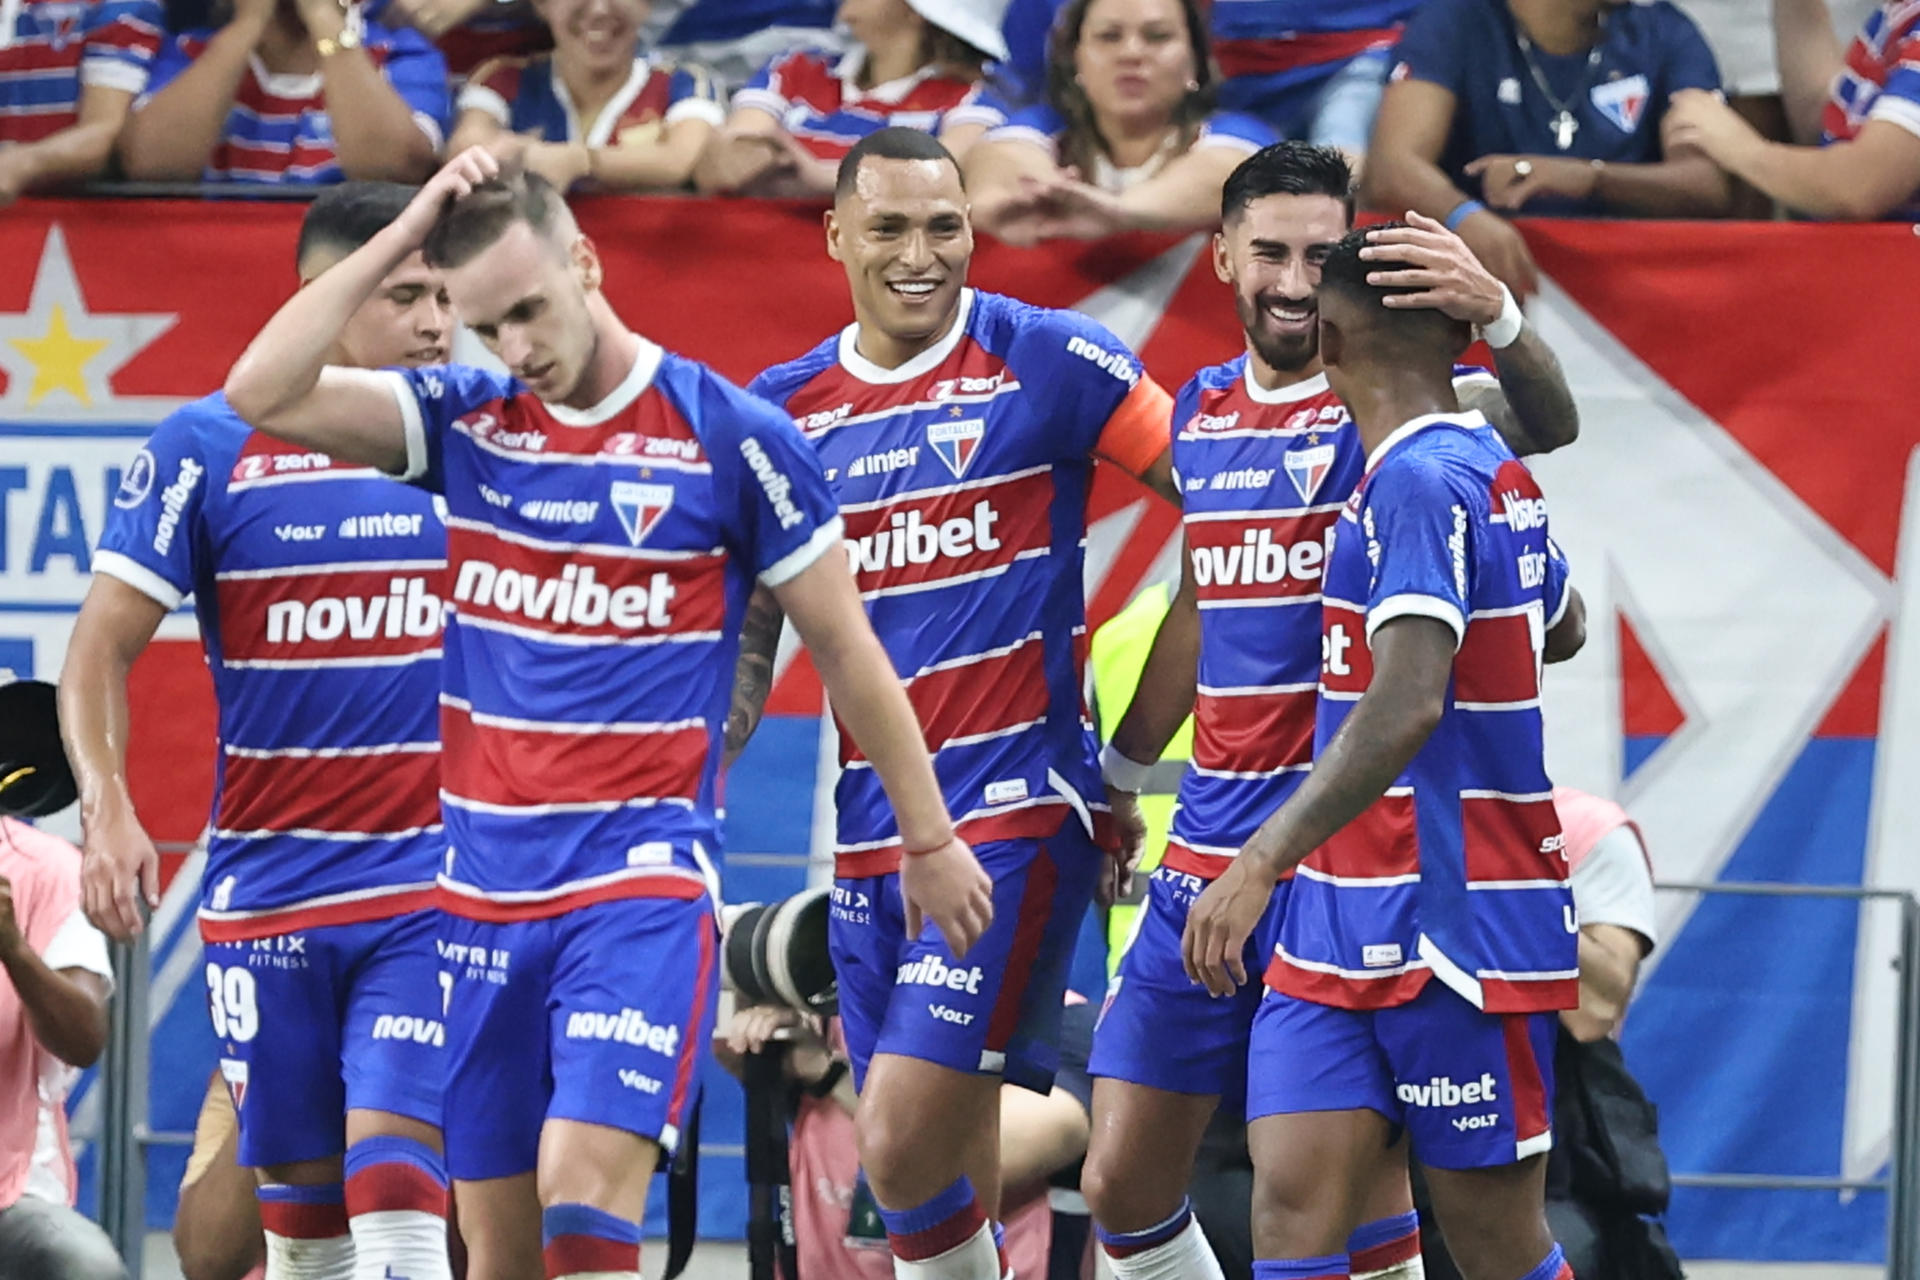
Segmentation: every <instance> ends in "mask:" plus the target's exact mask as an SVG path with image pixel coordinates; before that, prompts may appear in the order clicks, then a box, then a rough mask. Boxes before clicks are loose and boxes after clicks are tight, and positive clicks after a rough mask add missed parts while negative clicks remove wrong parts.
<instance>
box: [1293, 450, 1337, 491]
mask: <svg viewBox="0 0 1920 1280" xmlns="http://www.w3.org/2000/svg"><path fill="white" fill-rule="evenodd" d="M1333 456H1334V448H1333V446H1332V445H1330V444H1320V445H1315V446H1313V447H1312V448H1311V449H1289V450H1287V454H1286V459H1287V479H1289V480H1291V481H1293V490H1294V492H1295V493H1297V494H1299V495H1300V501H1301V502H1303V503H1306V504H1308V505H1311V504H1312V502H1313V495H1314V494H1316V493H1319V492H1320V485H1321V484H1322V482H1324V481H1325V480H1326V478H1327V473H1328V472H1329V471H1331V470H1333Z"/></svg>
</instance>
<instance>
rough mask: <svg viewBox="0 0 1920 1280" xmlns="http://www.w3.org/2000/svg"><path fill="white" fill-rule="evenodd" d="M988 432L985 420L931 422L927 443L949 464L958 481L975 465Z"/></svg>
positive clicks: (969, 419)
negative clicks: (981, 440) (981, 442)
mask: <svg viewBox="0 0 1920 1280" xmlns="http://www.w3.org/2000/svg"><path fill="white" fill-rule="evenodd" d="M986 430H987V423H986V420H985V419H984V418H962V419H960V420H958V421H956V422H930V423H928V424H927V443H928V444H929V445H931V446H932V447H933V451H934V453H936V454H938V455H939V457H940V461H942V462H944V463H946V464H947V470H949V471H951V472H953V478H954V479H956V480H958V479H960V478H961V477H962V476H964V475H966V474H967V468H968V467H969V466H971V465H972V463H973V455H974V454H976V453H978V452H980V438H981V436H983V435H985V434H986Z"/></svg>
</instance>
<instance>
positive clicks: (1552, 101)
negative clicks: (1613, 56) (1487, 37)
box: [1513, 19, 1607, 151]
mask: <svg viewBox="0 0 1920 1280" xmlns="http://www.w3.org/2000/svg"><path fill="white" fill-rule="evenodd" d="M1513 38H1514V40H1515V42H1516V43H1518V44H1519V46H1520V56H1521V57H1522V58H1524V59H1526V63H1527V72H1528V74H1530V75H1531V76H1532V77H1533V83H1534V86H1535V87H1536V88H1538V89H1539V90H1540V96H1541V97H1543V98H1545V99H1546V100H1547V105H1549V106H1551V107H1552V108H1553V109H1554V110H1555V111H1556V112H1558V113H1559V114H1557V115H1555V116H1554V117H1553V145H1554V146H1556V147H1558V148H1560V150H1562V151H1565V150H1566V149H1567V148H1568V147H1571V146H1572V145H1573V135H1574V134H1576V133H1578V132H1580V122H1579V121H1578V120H1576V119H1574V116H1573V104H1574V103H1576V102H1578V101H1579V100H1580V95H1581V94H1583V93H1585V92H1586V91H1587V89H1588V87H1589V86H1590V85H1591V84H1592V83H1593V78H1594V75H1595V74H1596V73H1597V72H1598V71H1599V70H1600V50H1601V46H1602V45H1603V44H1604V43H1605V42H1606V38H1607V27H1606V21H1605V19H1602V20H1601V24H1600V30H1599V31H1598V32H1596V33H1595V36H1594V41H1593V51H1592V52H1591V53H1589V54H1587V73H1586V76H1585V78H1584V79H1582V80H1581V82H1580V87H1579V88H1577V89H1575V90H1574V91H1573V95H1572V96H1571V97H1569V98H1566V99H1564V100H1563V99H1561V98H1559V97H1556V96H1555V95H1554V92H1553V90H1552V89H1551V88H1549V87H1548V85H1547V77H1546V75H1545V74H1544V73H1543V72H1542V71H1541V70H1540V64H1539V63H1538V62H1537V61H1535V60H1534V56H1533V41H1532V40H1530V39H1528V38H1527V32H1526V29H1525V28H1524V27H1522V26H1521V25H1520V23H1519V22H1518V21H1515V22H1514V24H1513Z"/></svg>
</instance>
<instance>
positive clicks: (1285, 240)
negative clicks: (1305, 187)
mask: <svg viewBox="0 0 1920 1280" xmlns="http://www.w3.org/2000/svg"><path fill="white" fill-rule="evenodd" d="M1346 233H1347V209H1346V205H1345V204H1344V203H1342V202H1341V201H1339V200H1336V199H1335V198H1334V197H1332V196H1321V195H1311V196H1296V195H1270V196H1262V197H1260V198H1259V199H1257V200H1254V201H1253V202H1252V203H1250V204H1248V205H1247V206H1245V207H1244V208H1242V209H1240V210H1238V211H1236V212H1235V213H1234V215H1233V216H1232V217H1231V218H1229V219H1228V220H1227V223H1226V225H1225V226H1224V227H1222V228H1221V230H1220V232H1219V234H1217V235H1216V236H1214V271H1215V274H1217V275H1218V276H1219V277H1220V279H1221V280H1223V281H1225V282H1226V283H1228V284H1231V285H1232V286H1233V304H1234V309H1235V311H1237V312H1238V313H1239V316H1240V327H1241V328H1242V329H1244V330H1246V334H1247V345H1248V346H1249V347H1251V348H1252V349H1253V351H1254V354H1255V355H1257V356H1259V357H1260V359H1261V360H1262V361H1264V362H1265V363H1266V365H1267V367H1268V368H1271V369H1274V370H1277V371H1282V372H1287V373H1299V372H1301V371H1303V370H1305V369H1306V368H1308V366H1310V365H1311V364H1312V363H1313V361H1314V359H1315V358H1316V357H1317V356H1318V355H1319V353H1320V333H1319V304H1318V301H1317V300H1316V297H1315V290H1316V289H1318V287H1319V284H1320V264H1321V263H1322V262H1323V261H1325V259H1326V256H1327V253H1328V251H1329V250H1330V249H1332V248H1333V246H1334V244H1335V243H1336V242H1337V241H1338V240H1339V239H1340V237H1341V236H1343V235H1345V234H1346Z"/></svg>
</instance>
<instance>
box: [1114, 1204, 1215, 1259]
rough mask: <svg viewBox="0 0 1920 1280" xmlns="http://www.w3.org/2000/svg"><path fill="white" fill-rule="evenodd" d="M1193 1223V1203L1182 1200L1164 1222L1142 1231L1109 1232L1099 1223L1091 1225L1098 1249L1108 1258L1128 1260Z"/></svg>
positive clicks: (1160, 1243) (1167, 1239)
mask: <svg viewBox="0 0 1920 1280" xmlns="http://www.w3.org/2000/svg"><path fill="white" fill-rule="evenodd" d="M1192 1221H1193V1201H1191V1200H1182V1201H1181V1202H1180V1207H1179V1208H1178V1209H1175V1210H1174V1211H1173V1216H1172V1217H1170V1218H1168V1219H1167V1220H1166V1221H1165V1222H1159V1223H1155V1224H1154V1225H1153V1226H1151V1227H1148V1228H1147V1229H1146V1230H1144V1231H1109V1230H1107V1229H1106V1228H1105V1227H1103V1226H1101V1225H1100V1224H1099V1223H1097V1222H1096V1223H1094V1224H1093V1234H1094V1235H1096V1236H1098V1237H1099V1239H1100V1248H1101V1249H1102V1250H1103V1251H1104V1252H1105V1253H1106V1255H1107V1256H1108V1257H1110V1258H1128V1257H1132V1256H1133V1255H1134V1254H1136V1253H1145V1252H1146V1251H1147V1250H1148V1249H1152V1248H1155V1247H1156V1246H1158V1245H1163V1244H1165V1243H1166V1242H1167V1241H1169V1240H1171V1239H1173V1238H1174V1237H1175V1236H1177V1235H1179V1234H1180V1233H1181V1232H1182V1231H1185V1230H1186V1229H1187V1224H1188V1223H1189V1222H1192Z"/></svg>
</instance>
